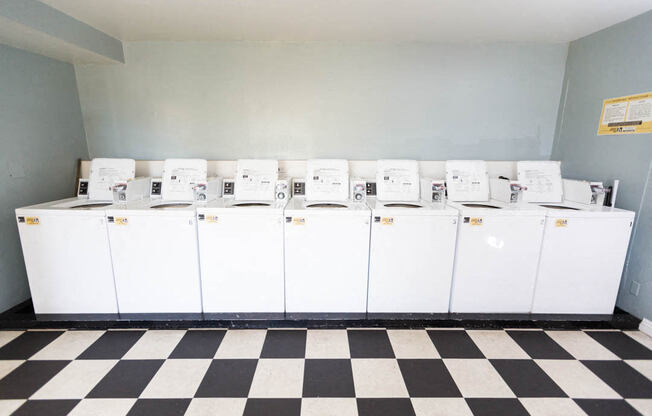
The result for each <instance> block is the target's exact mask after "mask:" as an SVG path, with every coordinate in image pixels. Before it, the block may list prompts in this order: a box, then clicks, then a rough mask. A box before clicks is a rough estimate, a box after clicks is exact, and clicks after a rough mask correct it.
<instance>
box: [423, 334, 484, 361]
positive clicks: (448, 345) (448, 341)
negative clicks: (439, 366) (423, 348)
mask: <svg viewBox="0 0 652 416" xmlns="http://www.w3.org/2000/svg"><path fill="white" fill-rule="evenodd" d="M428 335H429V336H430V339H431V340H432V342H433V344H435V348H437V351H439V355H441V358H484V354H482V351H480V349H479V348H478V347H477V346H476V345H475V343H474V342H473V340H472V339H471V337H470V336H469V335H468V334H467V333H466V331H459V330H435V331H428Z"/></svg>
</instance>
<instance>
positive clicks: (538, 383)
mask: <svg viewBox="0 0 652 416" xmlns="http://www.w3.org/2000/svg"><path fill="white" fill-rule="evenodd" d="M490 362H491V364H492V365H493V366H494V368H495V369H496V371H498V374H500V376H501V377H502V378H503V380H505V382H506V383H507V385H508V386H509V388H510V389H512V391H513V392H514V394H516V397H567V396H566V394H565V393H564V391H563V390H562V389H561V388H559V386H558V385H557V384H556V383H555V382H554V381H553V380H552V379H551V378H550V377H549V376H548V375H547V374H546V373H545V371H543V370H542V369H541V367H539V366H538V365H537V364H536V363H535V362H534V361H532V360H490Z"/></svg>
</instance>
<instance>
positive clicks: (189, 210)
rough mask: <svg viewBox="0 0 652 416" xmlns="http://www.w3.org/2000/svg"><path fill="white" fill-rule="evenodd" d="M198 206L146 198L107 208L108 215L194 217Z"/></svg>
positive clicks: (190, 203)
mask: <svg viewBox="0 0 652 416" xmlns="http://www.w3.org/2000/svg"><path fill="white" fill-rule="evenodd" d="M198 204H205V203H196V202H192V201H186V200H164V199H160V198H155V199H152V198H145V199H142V200H138V201H133V202H127V203H126V204H115V205H112V206H110V207H107V209H106V214H107V215H127V214H128V215H166V216H169V215H184V216H185V215H189V214H190V215H194V213H195V209H196V207H197V205H198Z"/></svg>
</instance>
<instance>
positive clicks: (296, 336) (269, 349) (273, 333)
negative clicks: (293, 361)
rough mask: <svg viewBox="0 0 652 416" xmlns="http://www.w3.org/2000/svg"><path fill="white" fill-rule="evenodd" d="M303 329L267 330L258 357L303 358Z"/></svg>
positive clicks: (304, 351)
mask: <svg viewBox="0 0 652 416" xmlns="http://www.w3.org/2000/svg"><path fill="white" fill-rule="evenodd" d="M305 356H306V331H305V330H269V331H267V336H266V337H265V343H264V344H263V351H262V352H261V354H260V358H305Z"/></svg>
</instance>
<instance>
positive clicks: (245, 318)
mask: <svg viewBox="0 0 652 416" xmlns="http://www.w3.org/2000/svg"><path fill="white" fill-rule="evenodd" d="M640 322H641V320H640V319H638V318H636V317H634V316H632V315H630V314H629V313H627V312H625V311H623V310H621V309H619V308H616V310H615V311H614V313H613V315H567V314H559V315H556V314H450V313H441V314H423V313H417V314H393V313H392V314H386V313H382V314H379V313H371V314H365V313H341V314H338V313H323V314H321V313H287V314H284V313H242V314H239V313H238V314H235V313H233V314H221V313H220V314H217V313H204V314H201V313H195V314H183V313H181V314H168V313H166V314H74V315H68V314H56V315H55V314H47V315H36V314H35V313H34V309H33V307H32V302H31V300H28V301H26V302H23V303H21V304H20V305H17V306H15V307H14V308H11V309H10V310H8V311H6V312H4V313H2V314H0V329H52V328H60V329H119V328H146V329H188V328H323V329H326V328H361V327H377V328H478V329H481V328H486V329H502V328H541V329H622V330H631V329H637V328H638V325H639V324H640Z"/></svg>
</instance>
